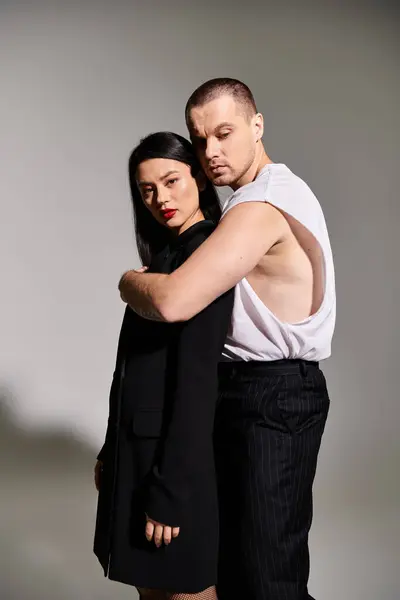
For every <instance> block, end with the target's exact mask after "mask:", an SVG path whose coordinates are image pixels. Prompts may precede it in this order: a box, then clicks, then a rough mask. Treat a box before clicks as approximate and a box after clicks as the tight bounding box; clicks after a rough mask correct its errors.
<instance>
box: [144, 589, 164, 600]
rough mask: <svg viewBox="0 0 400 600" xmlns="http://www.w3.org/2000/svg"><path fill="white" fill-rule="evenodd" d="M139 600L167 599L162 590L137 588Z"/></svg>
mask: <svg viewBox="0 0 400 600" xmlns="http://www.w3.org/2000/svg"><path fill="white" fill-rule="evenodd" d="M137 591H138V592H139V598H140V600H168V596H167V594H166V593H165V592H164V591H163V590H152V589H148V588H137Z"/></svg>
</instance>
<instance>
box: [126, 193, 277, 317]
mask: <svg viewBox="0 0 400 600" xmlns="http://www.w3.org/2000/svg"><path fill="white" fill-rule="evenodd" d="M287 227H288V225H287V221H286V219H285V218H284V217H283V215H281V213H280V212H279V211H278V210H277V209H276V208H274V207H273V206H271V205H270V204H268V203H265V202H247V203H246V204H239V205H238V206H235V207H234V208H232V209H231V210H230V211H229V212H228V213H227V214H226V216H225V217H224V218H223V219H222V220H221V222H220V224H219V225H218V227H217V228H216V230H215V231H214V232H213V233H212V234H211V235H210V237H209V238H208V239H207V240H206V241H205V242H204V243H203V244H202V245H201V246H200V247H199V248H198V249H197V250H196V251H195V252H194V253H193V254H192V255H191V256H190V257H189V258H188V260H187V261H185V262H184V263H183V265H182V266H180V267H179V269H177V270H176V271H174V272H173V273H171V274H170V275H157V274H152V273H149V274H147V273H144V274H141V273H136V272H134V271H133V272H132V271H128V272H127V273H125V275H124V276H123V277H122V279H121V281H120V286H119V289H120V291H121V296H122V297H123V299H124V300H125V301H126V302H127V303H128V304H129V305H130V306H131V307H132V308H133V309H134V310H135V311H136V312H138V313H139V314H141V315H142V316H144V317H146V318H150V319H154V320H162V321H168V322H174V321H186V320H188V319H190V318H192V317H193V316H194V315H196V314H197V313H199V312H200V311H201V310H203V309H204V308H205V307H206V306H208V305H209V304H211V302H213V301H214V300H215V299H216V298H218V297H219V296H220V295H221V294H223V293H225V292H226V291H227V290H229V289H231V288H232V287H233V286H234V285H236V284H237V283H238V282H239V281H240V280H241V279H243V277H246V275H248V274H249V273H250V272H251V271H252V270H253V269H254V267H255V266H256V265H257V264H258V263H259V261H260V260H261V258H262V257H263V256H264V255H265V254H266V253H267V252H268V250H269V249H270V248H271V247H272V246H273V245H274V244H275V243H276V242H277V241H279V240H280V239H282V237H283V236H284V234H285V233H286V231H287Z"/></svg>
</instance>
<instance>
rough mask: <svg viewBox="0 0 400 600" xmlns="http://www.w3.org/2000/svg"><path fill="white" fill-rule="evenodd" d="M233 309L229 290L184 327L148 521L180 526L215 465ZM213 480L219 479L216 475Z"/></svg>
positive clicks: (177, 348) (153, 477) (148, 504)
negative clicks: (222, 369)
mask: <svg viewBox="0 0 400 600" xmlns="http://www.w3.org/2000/svg"><path fill="white" fill-rule="evenodd" d="M232 307H233V290H230V291H228V292H226V293H225V294H224V295H222V296H220V297H219V298H217V300H215V301H214V302H213V303H212V304H211V305H209V306H208V307H206V308H205V309H204V310H203V311H202V312H200V313H199V314H198V315H196V316H195V317H193V318H192V319H190V320H189V321H187V322H185V323H182V324H180V327H179V330H178V333H177V338H176V346H175V349H174V356H173V357H172V359H171V362H172V363H173V365H174V367H175V372H174V375H175V379H174V386H173V388H174V389H173V391H172V392H171V394H170V397H168V402H167V405H168V417H169V418H168V419H167V424H166V427H165V431H164V433H163V435H162V446H161V451H160V454H159V459H158V461H157V462H156V464H155V466H154V467H153V471H152V473H151V477H150V481H149V485H148V488H147V491H148V494H147V502H146V513H147V514H148V515H149V517H151V518H152V519H154V520H156V521H158V522H160V523H164V524H166V525H170V526H179V524H180V523H181V522H182V520H181V516H182V511H184V509H185V504H186V503H187V502H188V501H189V499H190V494H191V493H192V490H193V482H195V481H196V479H198V478H199V477H200V478H201V477H202V474H203V473H204V469H210V464H211V465H212V460H213V449H212V432H213V425H214V413H215V405H216V400H217V394H218V362H219V360H220V356H221V353H222V349H223V345H224V341H225V338H226V334H227V331H228V327H229V323H230V318H231V312H232ZM170 376H171V375H170ZM209 476H210V474H208V477H209ZM211 476H212V477H214V472H212V474H211Z"/></svg>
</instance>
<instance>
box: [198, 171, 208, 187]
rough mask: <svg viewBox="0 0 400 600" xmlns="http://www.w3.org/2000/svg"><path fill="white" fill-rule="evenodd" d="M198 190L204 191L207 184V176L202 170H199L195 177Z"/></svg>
mask: <svg viewBox="0 0 400 600" xmlns="http://www.w3.org/2000/svg"><path fill="white" fill-rule="evenodd" d="M195 179H196V183H197V187H198V188H199V192H204V190H205V189H206V186H207V178H206V176H205V174H204V172H203V171H199V172H198V173H197V175H196V177H195Z"/></svg>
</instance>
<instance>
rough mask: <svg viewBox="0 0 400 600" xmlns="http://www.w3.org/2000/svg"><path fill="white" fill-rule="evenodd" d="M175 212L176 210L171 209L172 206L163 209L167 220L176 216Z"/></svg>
mask: <svg viewBox="0 0 400 600" xmlns="http://www.w3.org/2000/svg"><path fill="white" fill-rule="evenodd" d="M175 213H176V210H174V209H171V208H169V209H167V210H162V211H161V214H162V216H163V217H164V219H165V220H166V221H169V220H170V219H172V217H173V216H175Z"/></svg>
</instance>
